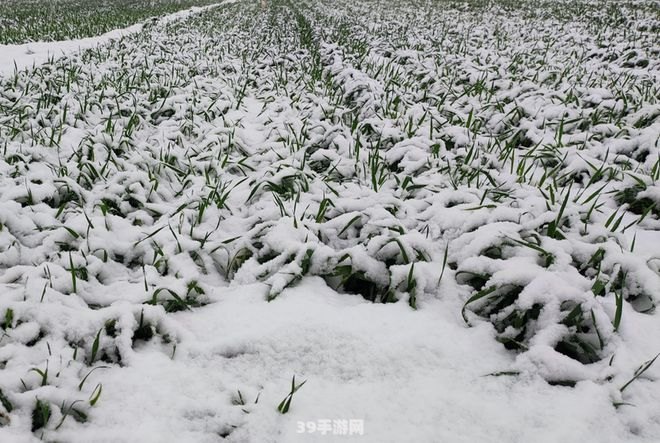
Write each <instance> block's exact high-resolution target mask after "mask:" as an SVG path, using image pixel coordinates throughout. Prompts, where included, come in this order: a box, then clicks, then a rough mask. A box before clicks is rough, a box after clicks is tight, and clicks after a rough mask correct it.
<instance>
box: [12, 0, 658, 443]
mask: <svg viewBox="0 0 660 443" xmlns="http://www.w3.org/2000/svg"><path fill="white" fill-rule="evenodd" d="M658 10H659V8H658V3H657V2H653V1H636V2H602V1H599V2H583V1H580V2H558V1H544V2H531V1H530V2H526V1H523V2H480V1H475V2H467V3H463V2H461V3H458V2H449V1H422V0H413V1H408V2H394V1H385V0H368V1H361V2H353V1H350V0H337V1H329V0H322V1H300V2H293V1H287V0H273V1H268V2H249V1H244V2H238V3H235V4H228V5H223V6H221V7H217V8H213V9H209V10H206V11H204V12H202V13H199V14H195V15H192V16H190V17H188V18H186V19H184V20H179V21H175V22H171V23H168V24H160V25H159V24H158V22H153V23H152V24H147V25H145V27H144V28H143V31H142V32H141V33H140V34H137V35H134V36H130V37H125V38H122V39H121V40H118V41H115V42H112V43H110V44H108V45H105V46H100V47H98V48H95V49H92V50H88V51H86V52H83V53H81V54H76V55H72V56H69V57H66V58H63V59H60V60H56V61H54V62H52V63H48V64H45V65H43V66H41V67H37V68H36V69H34V70H26V71H23V72H20V73H18V74H17V75H14V76H9V77H5V78H4V79H2V80H0V81H1V83H0V151H1V153H2V155H1V156H0V289H1V292H2V296H1V297H0V317H1V318H2V323H1V327H2V329H3V332H2V338H1V339H0V367H1V368H2V372H3V375H2V378H0V400H1V401H2V405H3V406H2V408H0V415H1V417H0V424H2V426H3V427H2V428H0V435H2V433H4V432H6V433H7V435H9V436H11V437H9V438H10V439H11V438H16V439H18V438H23V439H25V440H26V441H29V436H34V437H35V438H37V437H43V438H44V439H46V440H48V441H55V440H57V441H90V440H89V438H92V439H94V441H101V440H98V439H97V438H96V437H99V438H101V437H103V436H97V435H96V434H94V433H93V432H94V429H97V428H95V426H101V425H103V426H105V428H104V429H107V428H112V426H113V425H112V423H110V425H108V423H107V416H105V415H104V414H103V413H100V412H98V411H99V409H98V408H99V407H100V405H102V404H103V402H104V401H114V403H113V405H114V407H115V408H117V407H120V406H119V405H121V404H122V403H121V402H122V397H121V396H119V397H117V396H115V397H112V400H106V398H105V396H106V395H107V392H108V390H110V389H112V387H111V385H110V384H109V383H110V382H109V381H107V380H110V379H115V380H116V379H117V378H121V377H122V374H123V373H126V374H130V373H131V372H130V371H131V368H132V367H135V365H137V364H139V362H140V361H141V359H142V357H141V356H142V355H144V353H145V352H152V353H153V352H157V353H159V354H160V355H162V356H164V357H165V359H166V360H172V361H177V360H178V361H180V362H183V363H182V364H184V365H185V362H186V359H187V358H190V356H191V355H193V354H194V353H195V352H196V351H195V348H194V346H193V345H192V344H191V342H194V337H193V335H194V334H192V333H191V330H192V329H191V328H193V327H192V326H190V327H188V325H194V324H195V322H196V320H195V318H198V319H204V320H197V321H199V322H202V323H203V324H206V323H204V322H211V320H209V318H210V317H209V314H208V313H212V312H213V311H212V310H213V309H214V307H213V306H214V305H218V306H221V305H220V304H219V303H220V301H219V299H218V297H217V295H216V293H217V291H219V290H220V288H226V287H229V288H230V290H231V291H233V292H231V293H232V294H240V293H241V291H247V292H254V291H257V292H258V293H259V294H260V295H259V298H261V299H263V300H264V301H269V302H271V303H270V304H266V305H265V308H262V307H259V308H258V309H269V308H270V307H273V308H272V309H277V308H276V305H277V303H278V302H280V298H282V297H285V295H286V294H287V291H293V290H295V288H296V287H307V288H315V287H316V288H318V289H317V290H318V291H319V292H320V293H327V292H337V293H339V294H342V295H341V296H337V297H338V298H336V299H335V298H333V300H336V301H335V302H333V303H342V300H347V303H353V300H356V299H359V300H367V301H369V302H373V303H374V304H381V303H382V304H389V305H386V306H383V308H382V310H380V309H379V310H375V311H373V313H372V314H371V315H373V316H379V315H382V316H383V317H384V318H385V316H387V315H388V314H386V313H385V312H384V311H383V310H387V309H397V310H401V309H402V308H405V309H404V310H405V311H410V315H411V316H412V317H413V319H412V320H411V321H412V322H414V321H415V320H414V318H415V316H418V318H420V319H425V320H420V321H428V323H426V324H428V325H430V327H433V326H432V325H433V322H432V321H430V320H429V318H428V316H426V317H425V316H424V312H425V311H426V310H428V311H427V312H435V311H432V309H436V308H437V307H438V306H439V307H440V309H441V310H443V311H445V312H446V317H443V318H442V320H441V319H440V318H438V321H447V322H452V323H455V325H456V329H453V331H454V332H455V333H456V334H459V335H460V334H469V333H470V332H469V331H472V330H474V329H476V330H478V331H482V335H481V337H482V338H483V342H482V343H480V346H479V347H476V348H474V349H462V351H461V352H462V353H463V354H465V355H466V356H469V358H471V359H474V360H475V361H477V360H482V359H483V358H484V356H485V355H486V354H487V353H489V352H494V353H497V355H502V356H503V357H502V360H498V363H497V364H495V363H494V364H493V365H492V366H489V363H488V361H487V360H485V361H482V362H481V363H480V366H479V367H480V368H481V367H482V366H481V365H485V366H483V367H485V368H490V369H487V371H486V372H484V373H482V375H487V374H488V375H489V377H488V378H487V379H488V380H491V381H492V382H493V383H497V386H499V387H500V388H499V389H504V388H503V386H515V385H516V384H517V383H520V384H525V383H531V382H530V380H535V381H534V383H541V385H542V386H547V388H548V389H562V390H569V391H570V390H573V389H574V390H578V389H580V386H583V388H582V389H584V386H589V387H590V388H589V389H592V388H593V392H595V393H597V394H593V395H595V398H597V399H599V400H598V401H600V403H599V407H600V406H602V407H603V408H605V410H606V411H608V414H612V416H614V417H617V420H620V422H617V423H619V424H620V428H619V427H617V428H616V429H617V431H620V432H621V434H617V435H600V434H598V429H596V430H593V429H591V431H589V432H587V431H584V433H580V432H578V434H579V435H581V437H580V438H581V441H584V438H583V436H584V435H590V436H591V437H592V438H593V439H594V440H593V441H599V442H601V441H610V440H608V438H612V439H613V440H612V441H621V440H620V439H621V438H630V439H631V440H632V439H640V440H644V439H646V440H644V441H653V438H652V436H653V435H657V433H658V432H659V431H660V414H659V413H658V409H657V402H658V399H659V398H660V387H658V386H657V385H656V383H654V382H653V381H652V378H653V377H652V375H653V374H656V376H657V374H660V372H658V367H660V363H659V364H658V366H657V367H655V366H653V362H654V360H653V359H654V357H655V356H656V355H657V353H658V352H660V345H658V343H657V340H656V339H655V338H657V335H655V336H653V334H657V333H658V332H659V331H660V324H659V323H658V316H657V313H656V311H655V307H656V305H657V303H658V302H659V301H660V233H659V232H658V231H660V184H659V180H660V154H659V152H660V150H659V143H660V141H659V140H660V103H659V101H658V98H659V95H660V57H659V55H660V43H659V42H658V31H659V29H660V17H659V15H658ZM310 282H311V283H310ZM301 285H302V286H301ZM310 290H311V291H312V292H314V290H313V289H310ZM235 297H239V295H235ZM332 297H334V295H333V296H332ZM258 306H261V305H258ZM360 306H361V305H360ZM328 309H329V310H330V311H332V308H328ZM396 312H399V311H396ZM213 315H215V314H213ZM301 315H303V316H304V315H305V313H304V312H302V313H301ZM310 315H312V314H310ZM406 315H408V314H406ZM406 318H407V317H406ZM366 321H369V320H368V319H367V320H366ZM209 324H212V322H211V323H209ZM244 327H245V328H248V329H249V328H253V327H254V325H251V324H246V325H244ZM443 328H444V326H443ZM193 329H194V328H193ZM429 334H432V332H431V331H429ZM654 337H655V338H654ZM256 340H257V341H258V340H259V338H257V339H256ZM445 340H447V341H452V340H456V341H457V342H458V341H460V340H461V339H460V338H459V337H458V336H456V337H449V336H448V337H445ZM328 343H330V342H328ZM328 343H326V342H323V341H320V343H318V345H319V346H320V347H321V348H323V347H324V346H330V345H329V344H328ZM410 346H411V348H412V349H413V350H414V349H416V348H415V343H411V344H410ZM181 349H183V351H181ZM191 349H192V350H191ZM422 351H423V350H422V349H421V348H420V352H422ZM197 352H201V351H199V350H198V351H197ZM255 352H256V351H255ZM150 355H151V354H150ZM488 355H490V354H488ZM417 357H419V355H417ZM228 358H230V357H228ZM264 358H265V357H264ZM287 358H291V359H293V360H294V361H295V359H296V356H295V353H293V354H292V355H289V356H288V357H287ZM410 358H411V359H414V358H416V357H415V356H414V355H413V356H411V357H410ZM466 358H467V357H466ZM323 361H324V362H325V363H323V364H320V366H319V367H325V366H323V365H324V364H325V365H327V364H328V363H327V361H325V360H323ZM502 361H506V362H508V363H506V366H504V367H503V366H502V364H501V362H502ZM162 364H163V365H165V364H166V363H162ZM375 364H379V363H378V362H377V361H376V362H375ZM433 364H434V365H435V363H433ZM345 370H346V368H342V371H345ZM441 370H442V369H441V367H438V371H441ZM217 371H219V372H220V373H222V371H223V367H218V368H217ZM308 372H309V373H313V370H311V369H310V371H308ZM349 372H350V371H349ZM342 374H343V376H345V375H346V374H345V372H342ZM144 375H145V377H146V378H148V377H149V374H148V373H146V374H144ZM307 375H308V376H309V374H307ZM284 376H285V377H290V374H285V375H284ZM410 376H411V377H414V374H410ZM267 381H268V380H263V382H264V383H266V382H267ZM144 383H145V384H149V380H148V379H145V380H144ZM200 383H202V384H203V381H202V382H200ZM585 383H586V384H585ZM535 386H536V385H535ZM191 389H192V388H191ZM228 389H229V388H228ZM308 389H313V388H312V387H311V382H310V384H307V385H306V386H305V387H304V388H302V389H301V390H300V393H296V394H295V395H296V396H299V395H300V396H302V395H304V392H305V390H308ZM258 390H259V389H257V388H255V392H254V393H257V391H258ZM263 390H264V396H265V397H264V398H266V400H268V399H270V398H271V396H272V398H275V397H277V396H278V395H280V393H279V392H275V393H272V394H271V393H270V392H268V389H267V388H264V389H263ZM195 392H197V391H195ZM553 392H554V391H553ZM561 392H564V391H561ZM589 392H591V391H589ZM562 395H563V394H562ZM568 395H570V394H568ZM232 398H233V397H232ZM278 400H281V399H278ZM145 401H148V399H147V400H145ZM295 401H296V400H295V399H294V403H295ZM316 401H317V402H322V401H323V399H322V398H319V399H317V400H316ZM232 402H233V406H232V404H231V403H230V402H229V401H227V402H226V403H227V406H226V408H227V411H226V412H225V413H223V414H224V415H222V417H220V418H217V417H215V416H214V419H213V420H215V421H213V420H211V421H212V425H208V423H207V425H205V426H201V427H195V426H197V425H196V424H195V423H197V420H199V417H197V416H195V417H192V416H186V417H182V418H181V420H182V421H183V422H184V423H187V424H184V425H183V427H184V428H185V429H186V432H188V431H190V432H191V434H180V436H181V438H182V439H183V440H186V439H190V441H202V440H204V441H216V440H215V439H216V438H220V437H223V438H224V437H226V438H228V439H235V440H236V441H257V440H256V439H257V437H255V435H260V437H258V438H259V439H262V438H264V435H262V434H259V432H265V434H266V435H268V439H272V440H276V441H277V440H282V439H284V437H282V435H280V434H278V433H277V432H278V431H277V430H278V429H280V428H279V427H280V426H282V424H281V422H276V421H275V419H276V416H277V414H278V411H277V408H276V405H277V402H276V403H275V404H269V403H268V402H267V401H265V400H260V401H258V403H257V402H256V401H255V402H254V403H255V404H253V405H252V406H251V407H253V408H254V409H257V410H256V411H252V410H251V409H245V408H243V409H241V408H240V407H239V408H236V405H243V406H244V405H245V404H246V403H248V399H243V396H242V395H241V394H240V393H239V398H238V399H237V398H233V400H232ZM249 402H250V403H252V402H253V398H250V399H249ZM540 406H541V405H538V407H539V408H540ZM144 407H145V408H150V407H152V406H150V405H146V404H145V406H144ZM381 407H383V408H385V410H388V409H387V408H388V407H391V408H394V409H392V410H396V405H389V406H388V405H385V406H381ZM246 408H247V406H246ZM113 410H114V409H109V410H106V413H107V414H111V413H112V411H113ZM107 411H110V412H107ZM249 412H254V414H252V415H255V416H257V418H256V419H252V421H250V420H249V419H247V418H245V417H246V416H247V415H249V414H248V413H249ZM399 412H400V411H398V412H397V413H399ZM319 418H323V417H319ZM329 418H333V417H329ZM209 420H210V419H209ZM530 420H532V421H533V419H530ZM470 423H471V422H470ZM193 425H194V426H193ZM116 426H120V425H116ZM260 426H262V428H259V427H260ZM291 426H293V425H291ZM473 426H477V427H478V425H473ZM617 426H618V425H617ZM193 428H194V429H193ZM257 428H259V429H261V431H258V430H256V429H257ZM146 429H147V430H146V431H145V435H147V437H149V435H151V437H153V434H149V432H150V428H146ZM264 429H266V430H267V432H266V431H264ZM291 429H295V427H292V428H291ZM180 432H183V431H180ZM288 432H295V431H291V430H289V431H288ZM466 432H467V431H466ZM521 432H522V431H521ZM594 432H595V433H594ZM585 433H586V434H585ZM578 434H576V435H578ZM278 435H279V437H278ZM373 435H374V434H372V440H368V441H388V440H387V437H383V436H382V435H381V436H379V437H378V439H376V437H374V436H373ZM386 435H390V437H389V438H394V437H393V435H396V433H395V434H386ZM430 435H433V434H430ZM475 435H476V434H470V433H469V432H468V433H467V434H466V438H469V439H468V440H466V441H490V440H480V439H479V437H478V435H477V436H475ZM517 435H518V436H517V437H516V436H515V435H514V434H501V435H500V436H501V437H502V440H499V441H518V440H517V438H525V437H528V438H531V437H530V434H525V433H524V432H522V433H521V434H517ZM81 436H82V437H81ZM84 436H86V437H84ZM90 436H93V437H90ZM470 436H471V437H470ZM622 436H623V437H622ZM307 437H308V438H309V439H310V440H308V441H318V440H313V439H314V438H315V437H314V436H313V435H307ZM368 437H369V434H368V433H367V434H366V435H365V438H367V439H368ZM86 438H87V440H85V439H86ZM107 438H109V439H110V440H109V441H117V440H112V438H115V439H118V440H120V441H124V440H122V439H125V438H127V437H126V436H125V435H124V436H123V437H122V436H117V435H115V437H107ZM383 438H385V440H383ZM419 438H420V439H421V440H420V441H427V440H426V439H427V438H428V441H433V439H432V438H430V437H429V434H423V435H421V436H420V437H419ZM80 439H82V440H80ZM284 440H286V439H284ZM284 440H282V441H284ZM12 441H13V440H12ZM17 441H18V440H17ZM147 441H151V440H149V439H147ZM179 441H180V440H179ZM262 441H263V440H262ZM392 441H395V440H392ZM399 441H401V440H400V439H399ZM451 441H462V440H460V438H458V437H457V438H456V439H455V440H451ZM493 441H498V440H497V439H496V440H493ZM539 441H540V440H539ZM549 441H552V439H551V440H549ZM565 441H572V440H570V439H569V440H565Z"/></svg>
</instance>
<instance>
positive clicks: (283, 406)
mask: <svg viewBox="0 0 660 443" xmlns="http://www.w3.org/2000/svg"><path fill="white" fill-rule="evenodd" d="M305 383H307V380H304V381H303V382H302V383H300V384H296V376H295V375H294V376H293V378H292V379H291V391H290V392H289V393H288V394H287V395H286V397H284V400H282V401H281V402H280V404H279V405H278V406H277V410H278V411H279V413H280V414H286V413H287V412H289V408H290V407H291V401H292V400H293V394H295V393H296V392H297V391H298V390H299V389H300V388H302V387H303V385H304V384H305Z"/></svg>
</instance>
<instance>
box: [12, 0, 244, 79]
mask: <svg viewBox="0 0 660 443" xmlns="http://www.w3.org/2000/svg"><path fill="white" fill-rule="evenodd" d="M235 1H237V0H224V1H222V2H219V3H214V4H211V5H207V6H202V7H192V8H190V9H186V10H183V11H177V12H174V13H172V14H168V15H165V16H162V17H158V18H157V19H155V20H157V23H158V25H159V26H162V25H165V24H167V23H170V22H172V21H175V20H181V19H184V18H186V17H188V16H190V15H191V14H199V13H200V12H203V11H205V10H208V9H211V8H215V7H218V6H219V5H222V4H223V3H233V2H235ZM144 26H145V24H144V23H138V24H135V25H132V26H128V27H126V28H123V29H114V30H112V31H109V32H106V33H105V34H102V35H99V36H95V37H86V38H80V39H74V40H64V41H55V42H30V43H23V44H15V45H0V76H3V75H4V76H7V75H9V74H12V73H13V72H15V71H17V70H18V71H20V70H23V69H26V68H31V67H35V66H39V65H41V64H44V63H46V62H48V61H50V60H53V59H57V58H59V57H63V56H66V55H67V54H71V53H75V52H79V51H84V50H85V49H91V48H95V47H97V46H100V45H104V44H108V43H109V42H111V41H112V40H118V39H121V38H122V37H126V36H128V35H131V34H135V33H138V32H140V31H142V28H143V27H144Z"/></svg>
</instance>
